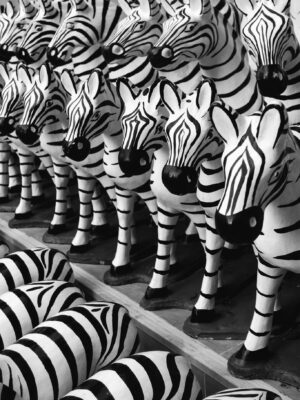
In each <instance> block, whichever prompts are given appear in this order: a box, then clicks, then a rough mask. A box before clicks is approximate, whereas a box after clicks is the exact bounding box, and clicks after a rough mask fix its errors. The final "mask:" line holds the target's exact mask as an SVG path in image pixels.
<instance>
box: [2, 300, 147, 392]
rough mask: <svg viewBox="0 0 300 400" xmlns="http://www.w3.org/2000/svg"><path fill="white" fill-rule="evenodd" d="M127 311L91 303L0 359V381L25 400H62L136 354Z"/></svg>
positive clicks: (48, 323)
mask: <svg viewBox="0 0 300 400" xmlns="http://www.w3.org/2000/svg"><path fill="white" fill-rule="evenodd" d="M138 344H139V338H138V334H137V330H136V328H135V326H134V324H133V322H132V320H131V318H130V317H129V315H128V312H127V310H126V309H125V308H124V307H123V306H121V305H119V304H115V303H107V302H90V303H86V304H83V305H79V306H77V307H73V308H71V309H69V310H67V311H62V312H60V313H59V314H57V315H56V316H54V317H52V318H50V319H48V321H46V322H42V323H41V324H40V325H38V326H37V327H36V328H35V329H33V331H32V332H31V333H29V334H27V335H24V336H23V337H22V338H21V339H19V340H18V341H17V342H16V343H15V344H12V345H10V346H8V347H6V349H4V350H3V351H2V352H1V354H0V381H1V383H2V384H3V385H4V386H6V387H7V391H8V392H9V391H11V392H15V393H16V394H17V395H18V396H20V397H21V398H22V399H24V400H40V399H43V400H56V399H60V398H61V397H62V396H64V395H66V394H67V393H68V392H70V391H71V390H72V389H74V388H75V387H77V386H78V385H80V384H81V383H83V382H84V381H85V380H86V379H87V378H89V377H90V376H91V375H93V374H94V373H96V372H97V371H98V370H99V369H100V368H103V367H105V366H106V365H108V364H110V363H112V362H113V361H116V360H117V359H119V358H122V357H127V356H129V355H130V354H132V353H134V352H136V350H137V347H138Z"/></svg>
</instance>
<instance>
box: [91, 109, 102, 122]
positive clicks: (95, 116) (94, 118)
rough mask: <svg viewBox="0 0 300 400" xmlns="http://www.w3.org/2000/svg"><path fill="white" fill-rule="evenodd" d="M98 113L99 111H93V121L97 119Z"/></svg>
mask: <svg viewBox="0 0 300 400" xmlns="http://www.w3.org/2000/svg"><path fill="white" fill-rule="evenodd" d="M100 115H101V113H100V111H96V112H95V113H94V115H93V120H94V121H95V120H97V119H99V118H100Z"/></svg>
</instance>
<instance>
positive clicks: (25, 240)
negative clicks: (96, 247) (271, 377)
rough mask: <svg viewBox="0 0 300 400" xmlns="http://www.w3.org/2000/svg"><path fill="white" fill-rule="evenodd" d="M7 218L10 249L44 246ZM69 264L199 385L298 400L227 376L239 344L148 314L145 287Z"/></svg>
mask: <svg viewBox="0 0 300 400" xmlns="http://www.w3.org/2000/svg"><path fill="white" fill-rule="evenodd" d="M11 218H12V214H9V213H3V214H1V217H0V236H1V237H2V238H3V239H4V240H5V241H7V243H8V244H10V246H11V248H12V249H23V248H33V247H40V246H46V245H45V244H44V243H43V242H42V240H41V238H42V235H43V233H44V231H45V230H44V229H39V228H30V229H29V228H28V229H22V230H19V229H11V228H9V226H8V221H9V219H11ZM52 247H56V248H58V249H60V250H62V251H66V250H67V249H68V246H62V245H54V246H52ZM72 265H73V268H74V271H75V275H76V279H77V280H78V281H79V282H80V284H81V285H83V286H84V287H85V289H86V290H87V292H88V293H89V294H90V295H91V296H92V297H93V298H94V299H99V300H100V299H103V300H106V301H113V302H117V303H120V304H122V305H124V306H125V307H127V309H128V310H129V312H130V315H131V317H132V318H133V319H134V320H135V322H136V324H137V327H138V328H139V330H140V331H141V333H142V334H143V335H145V336H146V337H148V338H149V339H150V340H152V341H153V342H155V343H159V345H160V346H162V347H163V348H168V349H169V350H171V351H174V352H176V353H180V354H182V355H184V356H185V357H187V358H188V359H189V360H190V362H191V364H192V366H193V368H194V370H195V372H196V374H197V375H198V376H199V377H200V378H201V380H202V382H203V380H205V379H206V378H207V379H211V380H213V381H214V382H216V384H217V385H218V387H217V389H216V390H219V389H220V388H222V387H224V388H230V387H241V388H251V387H257V388H258V387H259V388H265V389H268V390H272V391H274V392H276V393H278V394H279V395H281V397H282V399H283V400H299V398H300V392H299V391H298V390H296V389H295V388H291V387H286V386H283V385H280V384H279V383H278V382H273V381H262V380H251V381H246V380H240V379H236V378H234V377H233V376H231V375H230V374H229V372H228V371H227V359H226V358H227V357H228V356H229V355H230V354H231V353H232V352H233V351H234V350H235V349H236V348H237V347H239V346H240V344H241V342H240V341H239V342H238V341H209V340H195V339H192V338H190V337H189V336H187V335H186V334H184V333H183V332H182V331H181V330H180V324H179V323H178V321H177V313H179V311H178V310H167V311H163V312H151V311H146V310H144V309H143V308H141V307H140V306H139V304H138V299H139V297H140V296H141V294H142V293H143V292H144V289H145V285H142V284H135V285H124V286H123V287H118V288H115V287H110V286H108V285H106V284H104V283H103V282H102V281H101V278H102V276H103V274H104V272H105V271H106V270H107V268H108V267H103V266H100V265H99V266H98V265H96V266H95V265H82V264H74V263H73V264H72ZM95 278H96V279H95ZM188 313H189V312H187V314H188ZM207 394H210V393H207Z"/></svg>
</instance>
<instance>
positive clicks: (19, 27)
mask: <svg viewBox="0 0 300 400" xmlns="http://www.w3.org/2000/svg"><path fill="white" fill-rule="evenodd" d="M24 25H25V24H21V23H19V24H17V28H18V29H23V28H24Z"/></svg>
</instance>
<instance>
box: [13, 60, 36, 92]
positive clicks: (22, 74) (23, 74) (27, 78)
mask: <svg viewBox="0 0 300 400" xmlns="http://www.w3.org/2000/svg"><path fill="white" fill-rule="evenodd" d="M16 74H17V79H18V81H20V82H23V83H24V85H25V86H26V87H29V86H30V85H31V84H32V83H33V79H32V76H31V74H30V72H29V69H28V68H27V67H26V66H25V65H23V64H19V65H18V67H17V70H16Z"/></svg>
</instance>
